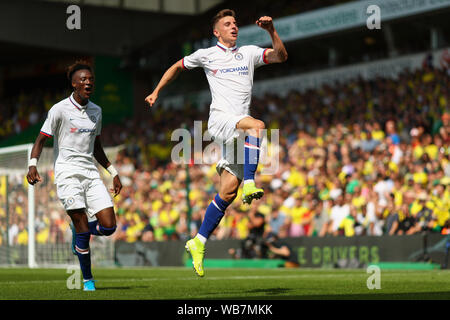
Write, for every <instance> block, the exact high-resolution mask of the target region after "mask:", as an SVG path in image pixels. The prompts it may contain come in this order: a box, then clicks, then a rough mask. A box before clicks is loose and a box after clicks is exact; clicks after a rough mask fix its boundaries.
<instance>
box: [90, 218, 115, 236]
mask: <svg viewBox="0 0 450 320" xmlns="http://www.w3.org/2000/svg"><path fill="white" fill-rule="evenodd" d="M88 225H89V231H90V232H91V234H93V235H94V236H110V235H112V234H113V233H114V231H116V228H117V227H116V226H114V227H112V228H105V227H103V226H102V225H101V224H100V223H98V220H95V221H91V222H88Z"/></svg>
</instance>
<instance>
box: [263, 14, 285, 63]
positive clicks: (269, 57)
mask: <svg viewBox="0 0 450 320" xmlns="http://www.w3.org/2000/svg"><path fill="white" fill-rule="evenodd" d="M256 25H257V26H258V27H260V28H262V29H264V30H266V31H267V32H268V33H269V35H270V38H271V39H272V49H268V50H267V51H266V52H265V59H266V61H267V62H269V63H280V62H285V61H286V60H287V58H288V53H287V51H286V48H285V47H284V44H283V41H281V39H280V36H279V35H278V33H277V31H276V30H275V27H274V25H273V21H272V18H271V17H268V16H264V17H261V18H259V19H258V20H256Z"/></svg>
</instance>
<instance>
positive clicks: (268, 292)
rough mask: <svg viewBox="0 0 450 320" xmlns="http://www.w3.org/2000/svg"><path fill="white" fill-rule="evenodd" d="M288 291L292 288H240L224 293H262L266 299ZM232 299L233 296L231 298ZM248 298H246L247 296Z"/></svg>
mask: <svg viewBox="0 0 450 320" xmlns="http://www.w3.org/2000/svg"><path fill="white" fill-rule="evenodd" d="M289 291H292V289H291V288H265V289H262V288H261V289H252V290H247V291H242V290H229V291H227V292H226V293H227V294H229V293H233V292H238V293H249V294H251V293H260V294H261V293H263V294H266V295H265V296H263V297H265V298H266V299H267V298H270V297H273V296H276V295H280V294H286V293H288V292H289ZM223 294H224V292H216V293H209V295H223ZM213 299H215V298H213ZM233 299H234V298H233ZM243 299H245V298H243ZM247 299H248V298H247Z"/></svg>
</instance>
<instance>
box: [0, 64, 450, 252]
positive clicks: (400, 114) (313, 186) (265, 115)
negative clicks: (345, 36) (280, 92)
mask: <svg viewBox="0 0 450 320" xmlns="http://www.w3.org/2000/svg"><path fill="white" fill-rule="evenodd" d="M65 94H68V93H67V92H65ZM63 96H64V93H61V94H59V95H58V96H55V95H54V94H53V95H52V94H50V93H46V92H36V93H34V92H32V93H21V95H20V96H19V97H17V99H13V101H14V103H15V104H19V106H18V107H14V108H6V109H5V110H6V113H7V115H6V116H4V117H3V118H0V124H1V125H0V127H1V130H2V131H1V132H0V135H7V134H14V133H17V132H18V131H20V130H21V128H22V126H26V125H27V123H37V122H39V121H42V120H43V117H45V114H46V111H47V110H48V109H49V107H51V105H52V104H53V103H56V102H57V101H58V100H59V99H61V98H62V97H63ZM449 102H450V69H447V68H436V67H435V66H433V65H431V64H430V63H429V62H428V60H425V61H424V64H423V66H422V68H421V69H419V70H414V71H410V70H404V72H402V73H401V74H400V75H399V76H398V77H397V78H396V79H390V78H380V77H378V78H375V79H373V80H363V79H354V80H353V81H348V82H342V83H335V84H333V85H323V86H321V87H320V88H317V89H310V90H307V91H305V92H297V91H291V92H290V93H289V94H288V95H287V97H284V98H282V97H280V96H277V95H266V96H264V97H261V98H257V97H254V98H253V100H252V105H251V113H252V115H253V116H254V117H257V118H259V119H261V120H263V121H264V122H265V124H266V127H267V128H268V129H269V137H268V138H267V139H265V142H264V147H263V148H264V150H267V152H265V151H263V152H262V154H263V156H262V159H261V164H260V166H259V168H258V171H259V173H258V174H257V184H258V185H260V186H261V187H263V188H264V190H265V196H264V197H263V198H262V199H260V200H258V201H254V202H253V203H252V205H251V206H248V205H244V204H243V203H242V201H241V194H240V192H239V194H238V197H237V198H236V200H235V201H234V202H233V204H232V205H231V206H230V207H229V208H228V209H227V212H226V215H225V217H224V219H223V220H222V222H221V223H220V225H219V227H218V228H217V230H216V231H215V233H214V234H213V236H212V237H213V238H215V239H226V238H233V239H245V238H246V237H247V236H248V235H249V233H251V231H252V230H253V229H255V228H258V229H261V230H263V232H265V233H268V232H272V233H274V234H277V235H278V236H279V237H280V238H285V237H324V236H346V237H351V236H358V235H371V236H380V235H401V234H414V233H419V232H423V231H427V232H436V233H442V234H448V233H449V227H450V226H449V223H450V187H449V185H450V163H449V154H450V149H449V146H450V110H449ZM2 103H4V102H2ZM9 103H12V102H9ZM2 106H3V105H2ZM169 108H170V107H169V106H165V107H162V106H161V107H157V108H152V109H148V110H147V111H146V113H145V114H144V116H142V115H139V116H136V117H134V118H127V119H125V121H124V123H122V124H120V125H119V124H111V125H107V126H105V127H104V128H103V131H102V141H103V144H104V146H105V147H108V146H117V145H121V146H122V148H121V151H120V152H118V153H117V156H116V157H115V159H110V160H111V161H112V162H113V163H114V164H115V166H116V168H117V169H118V171H119V174H120V177H121V180H122V183H123V186H124V187H123V189H122V192H121V194H120V195H119V196H117V197H116V198H115V199H114V202H115V210H116V213H117V222H118V229H117V231H116V232H115V234H114V235H113V237H114V239H115V240H124V241H127V242H135V241H138V240H140V241H163V240H174V239H187V238H188V237H190V236H192V235H195V234H196V232H197V231H198V229H199V227H200V224H201V221H202V218H203V215H204V213H205V210H206V207H207V206H208V204H209V202H210V201H211V199H213V197H214V195H215V193H217V189H216V188H217V186H218V179H219V176H218V175H217V173H216V170H215V164H214V163H211V164H193V163H192V161H191V162H190V163H189V164H187V165H185V164H176V163H174V162H172V161H171V152H172V148H173V146H174V145H175V144H176V143H178V142H177V141H175V142H173V141H171V134H172V132H173V131H174V130H175V129H177V128H183V127H185V126H186V127H187V128H188V129H189V130H190V131H191V132H193V130H194V121H202V124H203V130H205V129H206V123H207V119H208V106H204V108H193V107H192V106H191V105H185V107H184V109H183V110H181V111H179V110H178V111H177V112H167V111H168V109H169ZM2 110H3V107H2ZM0 117H1V115H0ZM14 119H15V120H14ZM128 129H132V130H128ZM271 129H279V133H280V134H279V144H275V143H273V141H271V137H270V130H271ZM213 158H214V157H213ZM213 160H214V159H213ZM275 162H277V163H278V168H277V170H276V172H274V173H273V174H269V175H263V174H262V173H263V171H264V170H263V169H264V167H265V166H270V165H273V164H274V163H275ZM186 166H187V168H186ZM101 172H102V174H103V175H104V178H105V181H106V182H108V183H110V180H109V177H108V174H107V172H106V171H105V170H103V169H101ZM41 176H42V177H43V178H44V181H43V182H42V183H41V184H40V185H39V187H37V188H36V192H37V193H36V200H37V203H38V205H37V213H36V229H37V230H36V236H37V243H58V242H61V243H63V242H69V241H70V239H71V233H70V228H69V225H68V222H69V219H68V217H67V215H66V214H65V212H64V211H63V209H62V207H61V205H60V203H59V200H58V199H57V196H56V192H55V189H54V186H53V172H52V171H47V172H41ZM10 184H11V187H10V191H11V192H13V193H14V194H13V196H12V197H11V199H12V202H11V203H10V208H11V209H10V210H11V212H14V213H15V214H14V215H13V216H12V217H11V220H10V225H9V234H8V241H9V242H10V244H26V243H27V237H28V235H27V230H26V228H27V216H26V214H24V212H26V208H27V193H26V188H27V185H26V181H25V180H24V179H23V177H18V178H17V179H16V180H14V179H11V180H10ZM3 186H4V184H3ZM188 189H189V195H188ZM0 191H1V190H0ZM240 191H241V190H240ZM3 194H4V193H3V192H0V197H3ZM1 200H2V199H0V201H1ZM5 216H6V215H5V210H4V208H0V221H1V222H2V224H4V223H5ZM4 239H6V237H3V236H2V237H0V241H4Z"/></svg>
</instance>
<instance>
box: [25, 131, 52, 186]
mask: <svg viewBox="0 0 450 320" xmlns="http://www.w3.org/2000/svg"><path fill="white" fill-rule="evenodd" d="M47 139H48V137H47V136H45V135H43V134H42V133H40V134H39V135H38V137H37V138H36V141H35V142H34V145H33V148H32V149H31V159H32V160H31V161H30V162H31V164H30V166H29V167H28V173H27V181H28V183H29V184H31V185H35V184H36V183H38V182H40V181H42V179H41V177H40V176H39V173H38V171H37V167H36V165H37V160H38V159H39V157H40V156H41V153H42V149H43V148H44V145H45V141H47Z"/></svg>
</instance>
